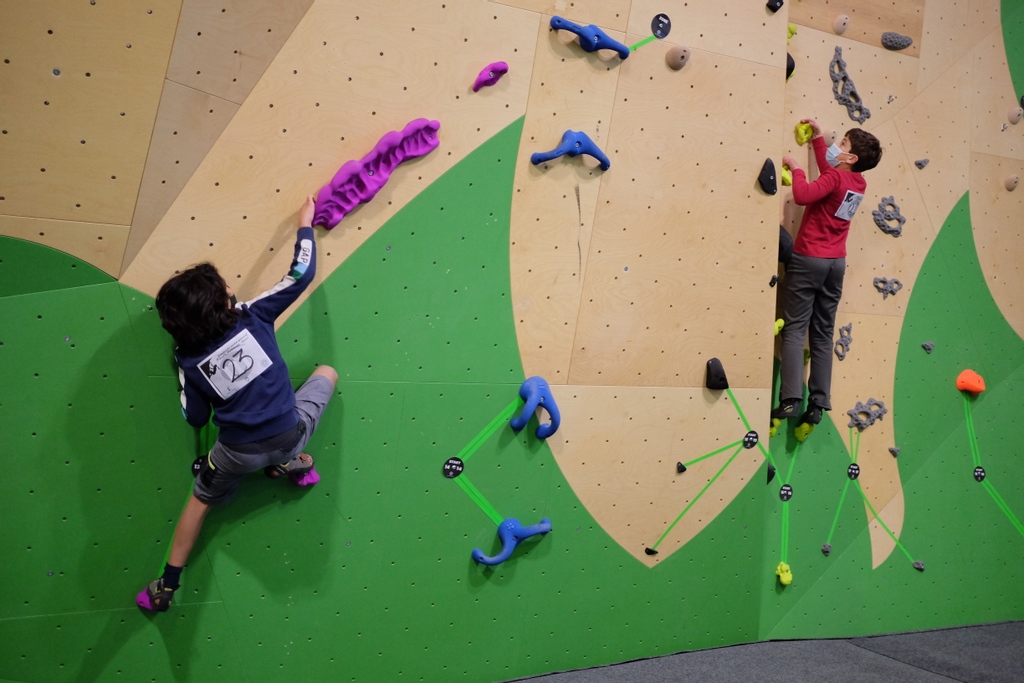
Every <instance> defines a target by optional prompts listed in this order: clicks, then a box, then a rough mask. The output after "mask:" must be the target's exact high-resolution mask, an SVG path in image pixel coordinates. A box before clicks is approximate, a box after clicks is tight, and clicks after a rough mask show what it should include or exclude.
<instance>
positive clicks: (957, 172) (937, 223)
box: [896, 55, 974, 231]
mask: <svg viewBox="0 0 1024 683" xmlns="http://www.w3.org/2000/svg"><path fill="white" fill-rule="evenodd" d="M973 73H974V64H973V59H972V58H971V56H970V55H964V57H963V58H961V59H960V60H959V61H958V62H957V63H956V64H955V65H954V66H952V67H950V68H949V69H947V70H946V71H945V73H943V74H942V76H940V77H939V78H937V79H936V80H935V81H934V82H933V83H932V84H931V85H930V86H928V88H926V89H925V90H924V91H922V92H921V94H920V95H918V96H917V97H916V98H914V101H913V102H911V103H910V104H909V105H907V107H906V108H905V109H904V110H903V111H901V112H900V114H899V116H897V117H896V130H897V132H898V134H899V139H900V141H901V142H902V143H903V148H904V149H905V150H906V155H907V159H908V160H910V161H911V162H914V161H923V160H927V161H928V164H927V166H925V167H924V168H923V169H920V170H918V169H917V168H916V166H915V167H914V171H915V172H914V174H913V176H914V178H915V180H916V182H917V186H918V189H919V191H920V193H921V197H922V198H923V199H924V204H925V210H926V211H927V212H928V215H929V216H930V217H931V223H932V225H933V226H934V228H935V230H936V231H938V230H939V229H940V228H941V226H942V224H943V223H944V222H945V221H946V217H947V216H948V215H949V212H950V211H951V210H952V209H953V207H954V206H955V205H956V203H957V202H958V201H959V200H960V198H961V197H962V196H963V194H964V192H966V191H967V171H968V166H967V163H966V161H965V160H966V159H967V158H968V156H969V154H970V135H971V93H972V87H971V78H972V74H973Z"/></svg>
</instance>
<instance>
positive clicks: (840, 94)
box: [828, 45, 871, 123]
mask: <svg viewBox="0 0 1024 683" xmlns="http://www.w3.org/2000/svg"><path fill="white" fill-rule="evenodd" d="M828 75H829V77H830V78H831V79H832V94H833V95H835V98H836V102H838V103H839V104H841V105H843V106H844V107H846V112H847V113H848V114H849V115H850V118H851V119H853V120H854V121H856V122H857V123H864V122H865V121H867V120H868V119H869V118H871V110H870V109H868V108H867V107H865V106H864V102H863V101H862V100H861V99H860V95H859V94H858V93H857V86H855V85H854V84H853V79H852V78H850V74H849V73H847V71H846V62H844V61H843V48H841V47H839V46H838V45H836V54H835V57H833V58H832V61H831V62H829V65H828Z"/></svg>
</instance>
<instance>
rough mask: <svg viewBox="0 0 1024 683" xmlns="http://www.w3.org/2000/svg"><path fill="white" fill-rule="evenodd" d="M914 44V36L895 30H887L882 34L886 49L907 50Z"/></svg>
mask: <svg viewBox="0 0 1024 683" xmlns="http://www.w3.org/2000/svg"><path fill="white" fill-rule="evenodd" d="M913 44H914V39H913V38H911V37H910V36H905V35H902V34H900V33H896V32H895V31H886V32H885V33H883V34H882V47H884V48H885V49H886V50H905V49H906V48H908V47H910V46H911V45H913Z"/></svg>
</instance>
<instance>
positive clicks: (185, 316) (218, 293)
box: [156, 263, 239, 352]
mask: <svg viewBox="0 0 1024 683" xmlns="http://www.w3.org/2000/svg"><path fill="white" fill-rule="evenodd" d="M156 310H157V312H158V313H159V314H160V322H162V323H163V326H164V329H165V330H167V331H168V332H170V334H171V336H172V337H174V341H175V343H176V344H177V345H178V348H179V349H181V350H182V351H185V352H197V351H202V350H203V349H204V348H205V347H206V346H208V345H209V344H212V343H213V342H215V341H217V340H218V339H220V338H221V337H222V336H223V335H224V333H225V332H227V331H228V330H230V329H231V328H232V327H234V325H235V323H236V322H237V321H238V316H239V313H238V311H237V310H235V309H234V308H232V307H231V299H230V297H229V296H228V287H227V283H226V282H224V278H223V277H221V275H220V273H218V272H217V269H216V268H214V267H213V265H212V264H209V263H200V264H199V265H197V266H192V267H191V268H189V269H187V270H184V271H182V272H180V273H178V274H177V275H175V276H174V277H172V278H171V279H170V280H168V281H167V282H165V283H164V285H163V287H161V288H160V292H159V293H158V294H157V295H156Z"/></svg>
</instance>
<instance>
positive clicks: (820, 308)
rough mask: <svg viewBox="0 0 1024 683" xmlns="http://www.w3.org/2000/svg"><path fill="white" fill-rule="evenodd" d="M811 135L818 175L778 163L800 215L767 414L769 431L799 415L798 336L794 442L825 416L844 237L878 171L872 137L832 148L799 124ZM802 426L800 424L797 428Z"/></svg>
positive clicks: (856, 135)
mask: <svg viewBox="0 0 1024 683" xmlns="http://www.w3.org/2000/svg"><path fill="white" fill-rule="evenodd" d="M801 123H806V124H808V125H810V127H811V130H812V132H813V138H812V139H811V144H812V146H813V148H814V158H815V161H816V162H817V165H818V171H819V173H820V175H819V177H818V179H817V180H815V181H814V182H808V180H807V175H806V173H805V172H804V170H803V169H802V168H801V167H800V165H799V164H798V163H797V161H796V159H794V158H792V157H789V156H786V157H783V158H782V163H783V165H784V166H788V167H789V169H790V171H792V173H793V201H795V202H796V203H797V204H798V205H800V206H805V207H807V208H806V209H805V210H804V216H803V219H802V220H801V221H800V229H799V231H798V232H797V236H796V241H795V242H794V244H793V255H792V257H791V258H790V261H789V263H788V264H787V266H786V278H785V282H784V287H783V293H782V317H783V319H784V320H785V325H784V326H783V328H782V368H781V375H782V386H781V387H780V390H779V400H780V403H779V406H778V407H777V408H775V409H774V410H772V413H771V417H772V425H773V427H774V428H776V429H777V428H778V426H779V425H780V424H781V422H782V420H784V419H787V418H791V417H795V416H796V415H797V414H799V412H800V403H801V400H802V399H803V393H804V392H803V365H804V363H803V355H804V337H805V335H807V336H808V342H809V346H810V351H811V373H810V378H809V379H808V381H807V391H808V398H807V410H806V411H805V412H804V413H803V417H802V418H801V420H800V422H801V426H800V427H798V428H797V430H798V431H797V438H798V439H799V440H801V441H803V439H805V438H807V435H808V434H810V432H811V431H812V430H813V429H814V425H816V424H818V423H819V422H821V414H822V411H824V410H831V409H832V403H831V390H832V348H833V340H832V336H833V333H834V330H835V322H836V309H837V308H838V307H839V300H840V299H841V298H842V296H843V275H844V274H845V273H846V237H847V235H848V234H849V231H850V220H851V219H852V218H853V215H854V213H855V212H856V211H857V207H858V206H860V203H861V201H862V200H863V199H864V192H865V190H866V189H867V183H866V182H865V181H864V176H863V175H861V173H863V172H864V171H868V170H870V169H872V168H874V167H875V166H877V165H878V162H879V160H880V159H881V156H882V147H881V145H880V144H879V142H878V138H876V137H875V136H874V135H872V134H871V133H868V132H866V131H863V130H861V129H859V128H851V129H850V130H849V131H847V133H846V135H845V136H844V137H843V139H842V140H841V141H840V142H839V143H838V144H833V145H832V146H830V147H829V146H827V145H826V144H825V139H824V138H823V137H822V134H821V128H820V127H819V126H818V123H817V122H816V121H815V120H814V119H803V120H802V121H801ZM803 425H807V426H806V427H804V426H803Z"/></svg>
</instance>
